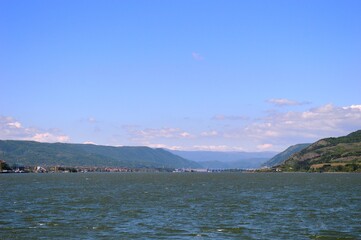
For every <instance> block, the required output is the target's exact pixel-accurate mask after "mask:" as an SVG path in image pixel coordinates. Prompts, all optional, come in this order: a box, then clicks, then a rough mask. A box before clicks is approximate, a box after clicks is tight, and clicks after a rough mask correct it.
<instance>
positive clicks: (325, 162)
mask: <svg viewBox="0 0 361 240" xmlns="http://www.w3.org/2000/svg"><path fill="white" fill-rule="evenodd" d="M280 168H281V169H282V170H283V171H335V172H337V171H345V172H361V130H359V131H356V132H353V133H351V134H349V135H347V136H344V137H338V138H325V139H321V140H319V141H317V142H315V143H313V144H312V145H310V146H309V147H307V148H305V149H303V150H302V151H300V152H299V153H296V154H294V155H292V156H291V157H290V158H289V159H288V160H287V161H285V163H284V164H282V165H281V166H280Z"/></svg>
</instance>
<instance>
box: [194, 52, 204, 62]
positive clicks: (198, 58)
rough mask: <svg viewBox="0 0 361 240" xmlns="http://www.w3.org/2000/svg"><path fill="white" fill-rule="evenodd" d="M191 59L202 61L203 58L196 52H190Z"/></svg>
mask: <svg viewBox="0 0 361 240" xmlns="http://www.w3.org/2000/svg"><path fill="white" fill-rule="evenodd" d="M192 57H193V59H194V60H196V61H202V60H203V59H204V57H203V56H202V55H201V54H199V53H197V52H192Z"/></svg>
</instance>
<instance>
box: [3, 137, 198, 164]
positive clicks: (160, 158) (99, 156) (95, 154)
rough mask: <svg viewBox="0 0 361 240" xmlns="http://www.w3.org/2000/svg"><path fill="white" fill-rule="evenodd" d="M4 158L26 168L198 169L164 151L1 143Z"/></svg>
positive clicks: (190, 162) (14, 142) (30, 142)
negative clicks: (41, 166)
mask: <svg viewBox="0 0 361 240" xmlns="http://www.w3.org/2000/svg"><path fill="white" fill-rule="evenodd" d="M0 159H2V160H5V161H6V162H7V163H8V164H20V165H24V166H35V165H46V166H57V165H60V166H96V167H134V168H136V167H153V168H163V167H164V168H188V167H191V168H197V167H200V166H199V165H198V164H197V163H195V162H192V161H189V160H186V159H184V158H182V157H179V156H177V155H174V154H172V153H170V152H168V151H165V150H163V149H152V148H149V147H111V146H99V145H91V144H68V143H39V142H34V141H14V140H0Z"/></svg>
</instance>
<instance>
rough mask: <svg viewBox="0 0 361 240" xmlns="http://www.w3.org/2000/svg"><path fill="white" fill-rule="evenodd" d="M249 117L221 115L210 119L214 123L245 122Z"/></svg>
mask: <svg viewBox="0 0 361 240" xmlns="http://www.w3.org/2000/svg"><path fill="white" fill-rule="evenodd" d="M248 119H249V117H247V116H242V115H222V114H218V115H215V116H213V117H212V120H216V121H226V120H230V121H245V120H248Z"/></svg>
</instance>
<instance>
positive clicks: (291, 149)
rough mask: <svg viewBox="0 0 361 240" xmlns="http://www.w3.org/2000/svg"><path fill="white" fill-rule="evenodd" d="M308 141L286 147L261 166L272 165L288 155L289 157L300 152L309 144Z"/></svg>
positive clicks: (279, 162) (285, 158) (280, 161)
mask: <svg viewBox="0 0 361 240" xmlns="http://www.w3.org/2000/svg"><path fill="white" fill-rule="evenodd" d="M310 145H311V144H310V143H302V144H296V145H293V146H291V147H288V148H287V149H286V150H284V151H283V152H281V153H279V154H277V155H276V156H274V157H273V158H271V159H270V160H268V161H267V162H265V163H263V164H262V167H273V166H277V165H280V164H282V163H283V162H285V161H286V160H287V159H288V158H289V157H291V156H292V155H293V154H295V153H298V152H300V151H301V150H303V149H305V148H306V147H308V146H310Z"/></svg>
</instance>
